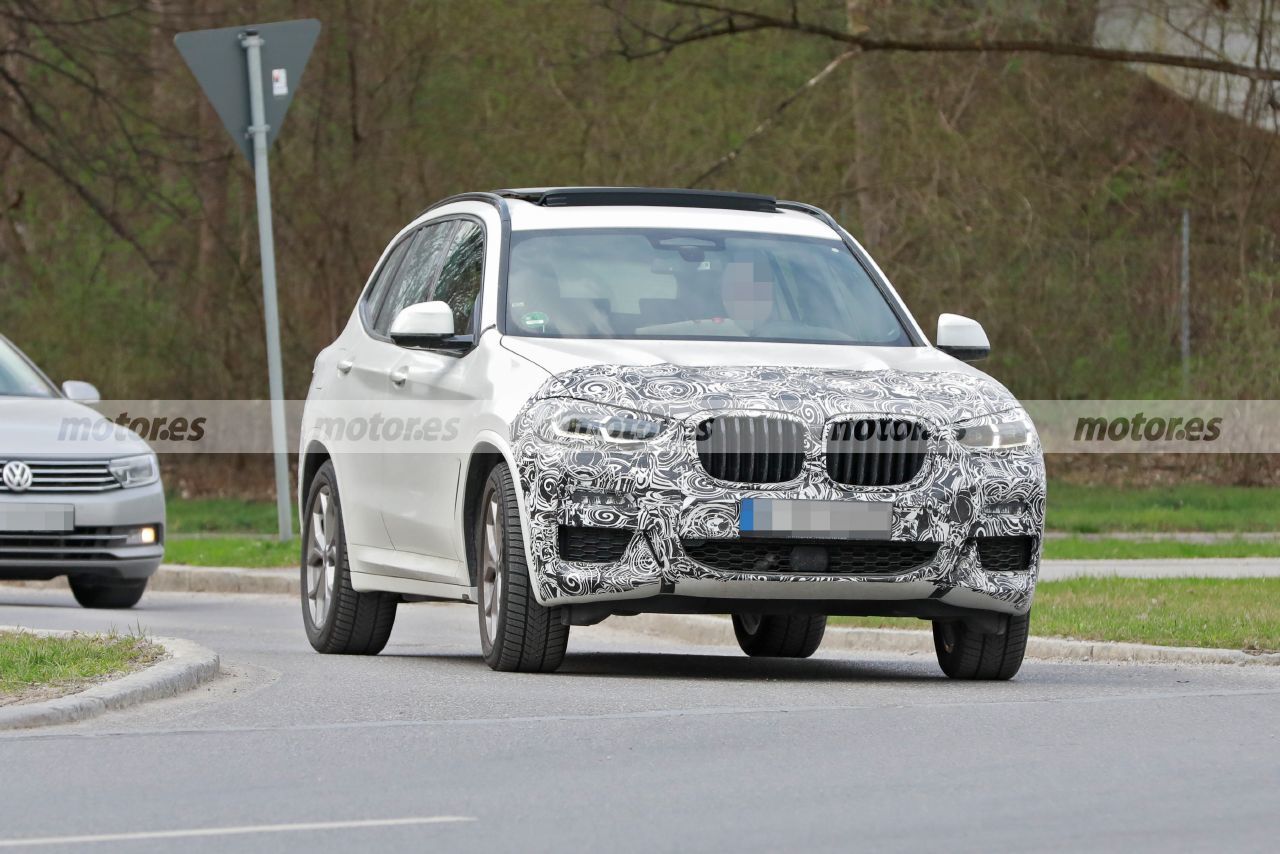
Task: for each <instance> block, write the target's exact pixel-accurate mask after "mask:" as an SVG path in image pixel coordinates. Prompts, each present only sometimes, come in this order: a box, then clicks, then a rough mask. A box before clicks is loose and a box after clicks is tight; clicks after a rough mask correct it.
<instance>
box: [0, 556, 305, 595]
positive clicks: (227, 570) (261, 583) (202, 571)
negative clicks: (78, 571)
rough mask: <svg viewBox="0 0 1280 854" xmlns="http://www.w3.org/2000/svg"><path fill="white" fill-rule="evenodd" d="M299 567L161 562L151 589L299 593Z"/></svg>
mask: <svg viewBox="0 0 1280 854" xmlns="http://www.w3.org/2000/svg"><path fill="white" fill-rule="evenodd" d="M0 584H3V585H12V586H15V587H34V588H37V589H43V590H68V589H70V588H68V586H67V579H66V577H65V576H64V577H59V578H55V579H53V580H51V581H4V582H0ZM298 587H299V580H298V570H296V569H240V568H238V567H230V566H227V567H221V566H183V565H181V564H174V563H166V564H161V565H160V568H159V569H158V570H156V574H155V575H153V576H151V581H150V582H149V583H148V584H147V590H149V591H152V592H156V593H272V594H285V595H289V596H297V595H298Z"/></svg>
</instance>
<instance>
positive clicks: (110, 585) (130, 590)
mask: <svg viewBox="0 0 1280 854" xmlns="http://www.w3.org/2000/svg"><path fill="white" fill-rule="evenodd" d="M67 581H68V582H70V584H71V595H73V596H75V597H76V601H77V602H79V603H80V605H81V606H82V607H84V608H132V607H133V606H134V605H137V604H138V600H139V599H141V598H142V594H143V592H145V591H146V589H147V579H145V578H130V579H116V578H113V579H102V578H86V577H84V576H79V577H77V576H74V575H73V576H71V577H70V578H68V579H67Z"/></svg>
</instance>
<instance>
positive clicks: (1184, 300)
mask: <svg viewBox="0 0 1280 854" xmlns="http://www.w3.org/2000/svg"><path fill="white" fill-rule="evenodd" d="M1179 297H1180V299H1179V302H1180V303H1181V305H1180V309H1181V312H1182V335H1181V339H1182V396H1183V397H1184V398H1185V397H1187V395H1189V394H1190V393H1191V211H1190V209H1188V208H1183V209H1182V281H1181V285H1180V288H1179Z"/></svg>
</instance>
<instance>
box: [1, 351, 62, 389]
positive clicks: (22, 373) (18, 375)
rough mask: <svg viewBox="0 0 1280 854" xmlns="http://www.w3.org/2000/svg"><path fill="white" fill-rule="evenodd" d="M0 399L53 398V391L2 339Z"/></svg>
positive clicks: (37, 372)
mask: <svg viewBox="0 0 1280 854" xmlns="http://www.w3.org/2000/svg"><path fill="white" fill-rule="evenodd" d="M0 397H53V389H52V388H50V387H49V384H48V383H47V382H45V380H44V377H42V376H40V373H39V371H37V370H36V369H35V368H33V367H31V365H30V363H28V362H27V360H26V359H24V358H23V357H22V356H21V355H20V354H19V353H18V351H17V350H15V349H13V347H11V346H10V345H9V342H7V341H5V340H4V339H3V338H0Z"/></svg>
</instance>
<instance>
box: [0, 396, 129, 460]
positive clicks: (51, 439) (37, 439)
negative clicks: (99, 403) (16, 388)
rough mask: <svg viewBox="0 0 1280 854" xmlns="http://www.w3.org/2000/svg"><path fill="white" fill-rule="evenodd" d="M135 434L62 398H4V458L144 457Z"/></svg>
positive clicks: (0, 413) (0, 450)
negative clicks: (137, 455) (140, 455)
mask: <svg viewBox="0 0 1280 854" xmlns="http://www.w3.org/2000/svg"><path fill="white" fill-rule="evenodd" d="M150 450H151V449H150V448H149V447H147V443H146V442H144V441H143V440H142V439H141V438H140V437H139V436H138V435H137V434H136V433H133V432H132V431H130V430H128V429H126V428H124V427H121V426H119V425H117V424H114V423H113V422H111V421H110V420H108V419H107V418H105V417H103V416H102V415H100V414H98V413H97V412H95V411H94V410H92V409H90V408H89V407H87V406H85V405H83V404H80V403H76V402H74V401H71V400H66V399H64V398H60V397H48V398H35V397H0V459H5V460H11V459H13V460H34V459H59V458H62V457H69V458H75V459H89V458H93V459H110V458H115V457H127V456H130V455H134V454H145V453H148V452H149V451H150Z"/></svg>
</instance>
